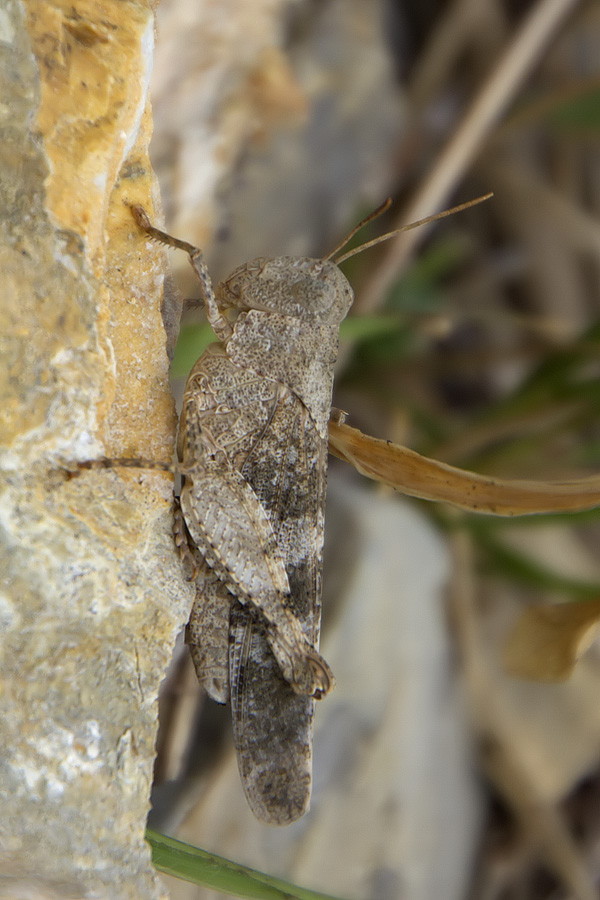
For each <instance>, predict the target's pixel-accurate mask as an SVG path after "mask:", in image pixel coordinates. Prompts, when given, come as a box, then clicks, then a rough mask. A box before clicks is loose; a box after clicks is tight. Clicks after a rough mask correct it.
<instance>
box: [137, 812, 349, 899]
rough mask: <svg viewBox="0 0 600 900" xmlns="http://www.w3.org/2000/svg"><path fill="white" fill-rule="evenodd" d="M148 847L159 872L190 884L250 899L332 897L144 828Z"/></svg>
mask: <svg viewBox="0 0 600 900" xmlns="http://www.w3.org/2000/svg"><path fill="white" fill-rule="evenodd" d="M146 840H147V841H148V843H149V844H150V847H151V848H152V864H153V865H154V867H155V868H156V869H158V871H159V872H164V873H165V874H167V875H174V876H175V877H176V878H181V879H183V880H184V881H189V882H191V883H192V884H200V885H203V886H204V887H209V888H213V889H214V890H217V891H222V892H223V893H224V894H231V895H233V896H234V897H246V898H251V900H336V898H334V897H331V896H330V895H328V894H320V893H318V892H316V891H309V890H307V889H306V888H301V887H297V886H296V885H294V884H290V882H288V881H282V880H281V879H280V878H273V877H272V876H271V875H265V874H264V873H263V872H257V871H256V870H255V869H248V868H246V866H240V865H238V864H237V863H234V862H231V861H230V860H228V859H224V858H223V857H222V856H215V854H214V853H207V852H206V850H200V849H199V848H198V847H193V846H192V845H191V844H184V843H183V842H182V841H176V840H175V839H174V838H170V837H166V836H165V835H163V834H158V832H156V831H152V830H151V829H150V828H148V829H147V830H146Z"/></svg>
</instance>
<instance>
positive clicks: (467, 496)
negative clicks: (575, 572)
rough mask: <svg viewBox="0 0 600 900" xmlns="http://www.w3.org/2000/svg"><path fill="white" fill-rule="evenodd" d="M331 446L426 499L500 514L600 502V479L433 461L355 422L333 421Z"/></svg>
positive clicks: (365, 471)
mask: <svg viewBox="0 0 600 900" xmlns="http://www.w3.org/2000/svg"><path fill="white" fill-rule="evenodd" d="M329 449H330V451H331V452H332V453H333V454H334V455H335V456H338V457H339V458H340V459H343V460H345V461H346V462H349V463H350V464H351V465H353V466H354V468H355V469H356V470H357V471H358V472H360V473H361V474H362V475H366V477H367V478H372V479H374V480H375V481H380V482H381V483H382V484H386V485H388V486H389V487H393V488H394V489H395V490H397V491H401V492H402V493H404V494H409V495H410V496H411V497H419V498H421V499H422V500H439V501H443V502H444V503H451V504H452V505H453V506H458V507H460V508H461V509H466V510H469V511H471V512H478V513H487V514H489V515H495V516H531V515H535V514H536V513H549V512H575V511H579V510H584V509H593V508H594V507H595V506H600V477H599V476H591V477H590V478H578V479H573V480H572V481H503V480H502V479H500V478H488V477H485V476H483V475H478V474H476V473H474V472H467V471H465V470H464V469H456V468H454V466H449V465H446V464H445V463H441V462H437V461H436V460H433V459H427V457H425V456H421V455H420V454H419V453H415V451H414V450H409V449H408V448H406V447H402V446H400V445H399V444H392V443H391V442H390V441H382V440H378V439H377V438H373V437H369V436H368V435H366V434H363V433H362V432H361V431H359V430H358V429H357V428H351V427H350V426H349V425H343V424H338V423H336V422H333V421H332V422H330V423H329Z"/></svg>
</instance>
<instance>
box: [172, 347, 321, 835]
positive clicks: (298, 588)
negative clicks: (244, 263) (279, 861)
mask: <svg viewBox="0 0 600 900" xmlns="http://www.w3.org/2000/svg"><path fill="white" fill-rule="evenodd" d="M186 398H187V399H186V401H185V404H186V405H185V408H184V412H185V425H184V428H183V429H182V430H184V431H187V432H189V433H191V434H194V435H202V440H203V441H204V442H207V443H208V446H209V449H212V450H213V452H215V449H216V448H218V450H216V455H215V456H214V460H213V458H212V457H211V458H210V459H209V460H208V465H207V459H206V454H204V458H203V459H202V472H201V474H200V473H199V474H194V476H193V486H192V487H191V488H187V487H184V489H183V492H182V498H181V503H182V509H183V512H184V515H185V519H186V522H187V524H188V528H190V532H191V535H192V538H193V541H194V543H195V544H196V546H197V547H198V548H199V550H200V552H201V553H202V554H203V556H204V558H205V560H207V562H205V563H204V564H203V565H202V564H201V567H200V574H199V577H198V590H197V599H196V602H195V604H194V609H193V611H192V615H191V617H190V624H189V625H188V631H187V640H188V643H189V644H190V647H191V651H192V657H193V660H194V664H195V666H196V670H197V672H198V676H199V679H200V681H201V683H202V684H203V685H204V687H205V688H206V690H207V691H208V693H209V694H210V695H211V696H212V697H213V698H214V699H216V700H219V701H220V702H225V701H226V700H227V699H230V700H231V706H232V716H233V728H234V740H235V746H236V751H237V756H238V764H239V768H240V774H241V779H242V784H243V786H244V790H245V793H246V796H247V798H248V802H249V804H250V806H251V808H252V810H253V811H254V813H255V814H256V815H257V817H258V818H259V819H261V820H263V821H268V822H275V823H278V824H283V823H286V822H290V821H293V820H294V819H296V818H298V817H299V816H300V815H302V813H303V812H304V811H305V809H306V807H307V805H308V802H309V798H310V783H311V738H312V719H313V707H314V700H313V696H312V695H311V694H312V693H314V691H311V692H310V693H309V690H308V689H307V690H306V692H298V690H297V689H294V687H293V686H292V684H291V683H290V682H293V681H294V671H293V666H292V667H291V668H290V667H289V666H288V667H287V671H286V674H287V676H288V679H287V680H286V678H284V675H283V671H284V670H285V669H286V667H285V666H284V665H282V664H281V657H280V655H279V654H278V653H277V652H276V648H274V647H273V641H274V640H275V641H277V640H280V639H281V636H282V634H283V636H284V638H285V635H286V634H288V633H289V632H291V635H292V636H291V640H292V642H293V641H294V640H295V639H299V640H302V641H304V642H305V644H306V647H305V650H306V651H307V653H308V655H309V658H310V656H311V650H312V648H314V647H315V645H316V644H318V636H319V623H320V597H321V590H320V580H321V567H322V548H323V524H324V522H323V514H324V500H325V463H326V452H327V448H326V444H325V441H324V440H323V439H322V437H321V436H320V435H319V434H318V433H317V431H316V428H315V426H314V423H313V422H312V420H311V417H310V415H309V414H308V412H307V410H306V408H305V406H304V404H303V403H302V402H301V401H300V400H299V399H298V398H297V397H296V396H295V395H294V394H293V393H292V392H291V391H290V390H289V389H288V388H286V387H285V386H283V385H281V384H280V383H278V382H277V381H273V380H270V379H267V378H265V377H264V376H260V375H257V374H256V373H254V372H252V371H250V370H247V369H246V370H245V369H240V368H239V367H238V366H236V365H235V364H233V363H232V362H231V361H230V360H229V359H228V357H227V355H226V354H225V353H224V352H223V351H222V349H221V348H220V347H218V346H214V345H213V346H212V347H211V348H209V351H207V353H205V354H204V356H203V357H201V359H200V360H199V361H198V362H197V363H196V366H195V367H194V369H193V371H192V373H191V374H190V379H189V381H188V389H187V390H186ZM186 455H187V456H192V455H193V456H194V457H195V458H196V459H197V458H198V456H199V455H200V457H201V458H202V456H203V454H202V453H200V454H199V448H198V447H197V446H196V447H194V448H193V453H191V452H188V453H187V454H186V453H185V450H184V452H183V457H184V459H185V457H186ZM235 476H239V482H237V481H236V479H235ZM231 479H233V489H232V487H231V483H230V482H231ZM244 490H248V491H251V492H252V494H253V495H254V497H255V498H256V500H257V501H258V504H259V507H260V512H259V511H258V510H256V509H253V508H252V504H251V503H250V512H249V513H248V514H247V521H244V519H243V515H242V517H241V518H240V509H239V507H240V503H242V505H243V499H241V498H242V494H243V491H244ZM208 493H210V494H214V495H215V497H212V498H209V499H208V500H207V495H208ZM224 494H225V495H227V494H231V502H232V503H234V504H235V510H234V513H233V515H234V518H235V528H232V532H233V534H234V537H233V546H232V548H231V549H232V552H231V554H229V555H228V551H227V550H226V549H224V546H223V543H224V542H223V529H218V528H215V526H214V525H213V526H211V525H210V524H209V525H207V511H206V510H207V507H210V506H211V505H213V504H214V503H215V501H216V500H217V499H218V503H219V508H220V510H222V507H223V505H224V503H225V504H226V500H224ZM212 515H213V519H214V513H213V514H212ZM257 516H258V520H259V526H260V523H261V521H262V518H261V517H262V516H264V518H265V520H266V522H267V523H268V525H269V526H270V534H269V530H268V529H266V530H265V533H260V534H259V535H258V538H257V534H256V527H257ZM199 528H203V529H204V530H206V529H207V528H208V530H209V531H210V532H211V539H212V542H213V543H214V545H215V546H214V547H212V546H207V539H206V537H205V534H204V533H200V532H199V530H198V529H199ZM259 530H260V528H259ZM270 541H272V543H270ZM269 561H271V563H272V565H271V568H272V569H273V574H271V572H268V571H267V572H265V571H264V570H265V569H268V568H269V566H268V562H269ZM208 563H210V565H209V564H208ZM280 566H281V567H282V569H280V568H279V567H280ZM236 568H237V570H238V571H237V579H238V582H239V583H238V584H237V585H236V584H234V583H233V582H232V573H233V578H235V577H236ZM282 570H283V576H284V578H285V580H283V579H282ZM257 572H258V574H257ZM273 582H274V583H275V585H276V586H277V589H275V588H274V584H273ZM232 589H233V590H236V589H237V591H238V594H237V597H238V598H239V599H236V597H235V596H233V595H232ZM261 592H262V596H260V595H261ZM257 597H258V598H259V599H260V601H261V602H260V608H258V607H257V606H256V605H255V603H256V600H257ZM240 601H241V602H240ZM265 613H266V614H265ZM298 628H300V629H301V633H300V635H298V634H297V629H298ZM313 652H314V651H313ZM284 657H285V654H284ZM228 675H229V677H227V676H228ZM296 688H297V685H296Z"/></svg>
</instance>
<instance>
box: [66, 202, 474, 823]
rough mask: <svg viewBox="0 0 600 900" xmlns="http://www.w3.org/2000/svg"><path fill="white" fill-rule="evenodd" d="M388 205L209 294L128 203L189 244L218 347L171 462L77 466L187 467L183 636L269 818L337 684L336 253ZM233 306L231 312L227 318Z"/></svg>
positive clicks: (340, 300)
mask: <svg viewBox="0 0 600 900" xmlns="http://www.w3.org/2000/svg"><path fill="white" fill-rule="evenodd" d="M464 205H466V204H463V206H464ZM469 205H470V204H469ZM388 206H389V201H387V202H386V203H385V204H384V205H383V206H382V207H380V208H379V209H378V210H376V211H375V212H374V213H373V214H371V215H370V216H368V217H367V218H366V219H364V220H363V221H362V222H361V223H360V224H359V225H358V226H357V227H356V228H355V229H353V231H352V232H351V234H350V235H349V236H348V237H347V238H346V239H345V240H344V241H343V242H342V243H341V244H340V245H339V246H338V247H337V248H336V249H335V250H334V251H332V253H330V254H329V255H328V256H327V257H324V258H323V259H309V258H294V257H281V258H277V259H264V258H259V259H255V260H253V261H252V262H249V263H246V264H245V265H242V266H240V267H239V268H237V269H236V270H235V271H234V272H232V274H231V275H230V276H229V277H228V278H227V279H226V280H225V281H224V282H223V283H221V284H220V285H219V286H218V287H217V290H216V292H215V291H214V290H213V287H212V282H211V279H210V276H209V274H208V270H207V268H206V266H205V264H204V262H203V260H202V255H201V252H200V250H198V249H197V248H195V247H193V246H192V245H191V244H188V243H186V242H184V241H180V240H178V239H176V238H173V237H171V236H170V235H168V234H166V233H165V232H162V231H159V230H158V229H156V228H154V227H153V226H152V225H151V224H150V221H149V219H148V217H147V215H146V213H145V212H144V210H143V209H142V208H141V207H132V212H133V215H134V218H135V220H136V222H137V223H138V225H139V226H140V228H142V229H143V230H144V231H145V232H146V234H148V235H149V236H150V237H151V238H153V239H155V240H157V241H160V242H161V243H163V244H166V245H169V246H172V247H176V248H179V249H182V250H184V251H185V252H186V253H187V254H188V256H189V258H190V261H191V264H192V266H193V268H194V271H195V272H196V275H197V276H198V278H199V280H200V284H201V287H202V294H203V299H204V303H205V306H206V314H207V317H208V321H209V322H210V324H211V326H212V328H213V330H214V332H215V334H216V336H217V338H218V339H219V343H217V344H212V345H211V346H209V347H208V349H207V350H206V351H205V352H204V353H203V355H202V356H201V357H200V359H199V360H198V361H197V362H196V364H195V365H194V367H193V369H192V371H191V373H190V375H189V378H188V381H187V385H186V388H185V392H184V397H183V408H182V412H181V419H180V425H179V435H178V448H177V449H178V457H179V461H180V462H179V465H178V466H175V467H173V466H171V465H169V464H167V463H155V462H153V461H149V460H142V459H119V460H107V459H100V460H90V461H87V462H82V463H78V464H76V465H77V466H78V468H97V467H101V466H118V465H125V466H136V467H151V468H159V469H164V470H170V471H179V472H181V473H182V474H183V476H184V484H183V487H182V491H181V497H180V504H178V505H176V514H175V525H174V533H175V541H176V544H177V546H178V547H179V548H180V551H181V553H182V557H183V558H184V559H187V560H188V561H189V562H190V563H191V566H192V570H193V576H192V577H193V578H195V581H196V598H195V602H194V605H193V608H192V612H191V616H190V620H189V624H188V627H187V631H186V640H187V643H188V644H189V646H190V650H191V654H192V658H193V661H194V665H195V668H196V672H197V674H198V678H199V680H200V683H201V684H202V685H203V686H204V688H205V690H206V691H207V693H208V694H209V696H211V697H212V698H213V699H215V700H217V701H218V702H220V703H226V702H227V701H229V702H230V703H231V710H232V718H233V733H234V742H235V747H236V752H237V760H238V767H239V771H240V776H241V781H242V785H243V788H244V791H245V794H246V797H247V799H248V803H249V805H250V807H251V809H252V811H253V812H254V814H255V815H256V816H257V818H258V819H260V820H261V821H263V822H267V823H271V824H278V825H283V824H288V823H290V822H293V821H295V820H296V819H298V818H299V817H300V816H301V815H303V813H304V812H305V811H306V810H307V808H308V806H309V802H310V792H311V759H312V726H313V712H314V700H315V699H319V698H321V697H324V696H325V695H326V694H327V693H328V692H329V691H330V690H331V689H332V688H333V686H334V678H333V674H332V672H331V670H330V669H329V666H328V665H327V663H326V662H325V660H324V659H323V658H322V657H321V656H320V654H319V652H318V646H319V633H320V617H321V578H322V556H323V533H324V508H325V492H326V463H327V427H328V421H329V416H330V412H331V394H332V386H333V366H334V363H335V360H336V356H337V350H338V331H339V326H340V323H341V322H342V320H343V319H344V318H345V316H346V314H347V313H348V310H349V309H350V306H351V304H352V300H353V294H352V290H351V288H350V285H349V284H348V282H347V280H346V278H345V277H344V275H343V274H342V273H341V271H340V270H339V268H338V264H339V263H340V262H341V261H343V260H344V259H347V258H348V257H349V256H351V255H354V254H355V253H357V252H359V251H360V250H362V249H364V248H365V247H368V246H371V245H372V244H373V243H377V242H379V241H380V240H386V239H388V238H389V237H391V236H392V235H393V234H395V233H397V232H392V233H391V234H388V235H384V236H383V237H382V238H378V239H375V241H371V242H369V243H368V244H365V245H363V246H362V247H359V248H357V249H356V250H352V251H349V252H348V253H346V254H345V255H344V256H341V257H340V256H338V258H337V261H334V260H333V257H335V256H336V255H337V254H338V253H339V252H340V250H341V248H342V247H344V246H345V244H346V243H347V242H348V240H350V238H351V237H352V236H353V235H354V234H355V233H356V231H358V230H359V228H362V227H363V225H364V224H365V223H366V222H368V221H370V220H371V219H373V218H374V217H375V216H377V215H379V214H380V213H381V212H383V211H384V210H385V209H387V207H388ZM459 208H462V207H459ZM431 218H435V217H429V218H428V219H425V220H422V221H423V222H425V221H429V220H430V219H431ZM414 224H419V223H414ZM407 227H414V225H411V226H407ZM399 230H405V229H399ZM228 309H230V310H236V311H237V316H236V317H235V319H234V320H233V321H230V320H229V319H228V318H227V317H226V316H225V315H224V310H228Z"/></svg>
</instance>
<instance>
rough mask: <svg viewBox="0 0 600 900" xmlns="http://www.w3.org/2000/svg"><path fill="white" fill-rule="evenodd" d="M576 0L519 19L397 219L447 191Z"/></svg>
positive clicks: (391, 256)
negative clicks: (451, 134) (489, 73)
mask: <svg viewBox="0 0 600 900" xmlns="http://www.w3.org/2000/svg"><path fill="white" fill-rule="evenodd" d="M577 3H578V0H540V2H539V3H538V4H537V6H535V7H534V9H533V10H532V11H531V13H530V14H529V15H528V16H527V18H526V19H525V21H524V22H523V24H522V26H521V28H520V29H519V31H518V32H517V34H516V35H515V37H514V38H513V40H512V41H511V43H510V44H509V46H508V48H507V49H506V52H505V53H504V54H503V56H502V57H501V59H500V60H499V62H498V64H497V66H496V68H495V69H494V71H493V72H492V73H491V75H490V76H489V78H488V79H487V81H486V82H485V84H484V85H483V86H482V88H481V90H480V91H479V94H478V95H477V96H476V97H475V99H474V101H473V103H472V104H471V107H470V109H468V110H467V113H466V114H465V116H464V118H463V120H462V122H461V123H460V124H459V125H458V127H457V129H456V131H455V132H454V134H453V136H452V138H451V139H450V141H449V142H448V144H447V145H446V147H445V148H444V149H443V150H442V152H441V154H440V156H439V158H438V160H437V162H436V164H435V165H434V166H433V169H432V171H431V174H430V175H429V177H428V178H427V179H426V181H425V182H424V184H423V185H422V186H421V187H420V188H419V190H418V191H417V193H416V195H415V196H414V198H413V199H412V201H411V202H410V203H409V204H408V206H407V207H406V208H405V210H404V211H403V212H402V214H401V216H399V224H401V223H402V222H411V221H413V220H414V219H421V218H424V217H425V216H427V215H429V214H430V213H432V212H433V211H434V210H435V209H439V208H440V207H442V206H443V205H444V204H445V203H446V201H447V198H448V195H449V194H450V193H451V191H452V190H453V189H454V187H455V186H456V185H457V184H458V182H460V180H461V178H462V177H463V175H464V173H465V172H466V171H467V170H468V169H469V167H470V166H471V165H472V163H473V160H474V159H475V157H476V156H477V154H478V153H479V151H480V150H481V147H482V145H483V143H484V142H485V140H486V138H487V137H488V135H489V134H490V132H491V130H492V129H493V128H494V126H495V125H496V123H497V122H498V120H499V119H500V117H501V116H502V115H503V113H504V111H505V110H506V108H507V106H508V105H509V104H510V103H511V102H512V100H513V99H514V97H515V95H516V93H517V91H518V90H519V88H520V87H521V85H522V83H523V81H524V80H525V78H526V77H527V76H528V75H529V73H530V72H531V70H532V69H533V67H534V66H535V65H536V63H537V62H538V60H539V59H540V57H541V56H542V54H543V52H544V50H545V49H546V47H547V45H548V43H549V41H550V40H551V39H552V37H553V36H554V35H555V34H556V32H557V30H558V29H559V27H560V25H561V24H562V22H563V20H564V19H565V17H566V16H567V15H568V14H569V13H570V12H571V11H572V10H573V9H575V7H576V6H577ZM424 235H425V231H424V230H423V229H421V230H420V231H418V232H417V231H410V232H407V233H406V234H403V235H402V236H400V237H399V238H398V239H397V240H396V241H394V242H393V243H392V244H391V246H390V247H389V249H388V250H387V252H386V253H385V255H384V256H383V259H382V261H381V263H380V265H379V266H378V268H377V269H376V270H375V272H374V274H373V275H372V277H371V278H370V280H369V281H368V282H367V284H366V285H365V287H364V290H363V291H362V293H361V296H360V297H359V298H358V300H357V303H356V308H357V309H359V310H360V312H362V313H365V312H371V311H372V310H373V309H375V308H376V307H377V306H378V305H379V304H380V302H381V300H382V298H383V297H384V295H385V293H386V291H387V290H388V288H389V287H390V285H391V284H392V282H393V281H394V279H395V278H396V277H397V276H398V274H399V273H400V271H401V270H402V268H403V266H404V265H405V263H406V261H407V259H408V257H409V256H410V254H411V252H412V251H413V250H414V248H415V246H416V244H417V242H418V241H420V240H423V237H424Z"/></svg>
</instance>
